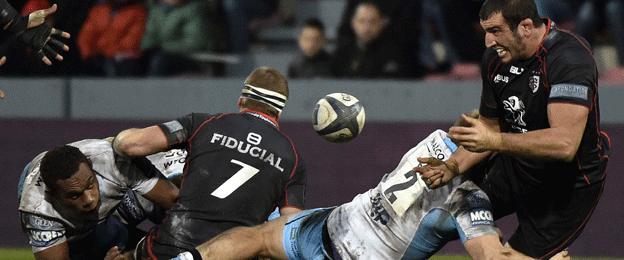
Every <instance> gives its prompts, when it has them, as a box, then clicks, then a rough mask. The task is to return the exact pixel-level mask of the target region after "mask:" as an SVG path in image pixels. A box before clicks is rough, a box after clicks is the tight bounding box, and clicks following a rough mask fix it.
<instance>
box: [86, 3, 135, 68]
mask: <svg viewBox="0 0 624 260" xmlns="http://www.w3.org/2000/svg"><path fill="white" fill-rule="evenodd" d="M146 20H147V11H146V10H145V7H144V5H143V2H142V0H105V1H103V2H100V3H98V4H96V5H95V6H94V7H93V8H92V9H91V11H90V12H89V16H88V17H87V20H86V21H85V23H84V25H83V26H82V30H81V31H80V34H79V35H78V48H80V55H81V57H82V59H83V61H84V63H85V68H86V69H87V71H86V72H87V74H88V75H93V76H101V75H106V76H136V75H139V74H140V71H141V64H140V62H139V56H140V51H141V37H143V32H144V31H145V22H146Z"/></svg>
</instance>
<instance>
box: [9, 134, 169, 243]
mask: <svg viewBox="0 0 624 260" xmlns="http://www.w3.org/2000/svg"><path fill="white" fill-rule="evenodd" d="M69 145H71V146H74V147H77V148H78V149H80V151H81V152H82V153H84V154H85V156H87V158H88V159H89V160H90V161H91V163H92V167H93V170H94V172H95V175H96V179H97V181H98V183H99V189H100V203H99V206H98V212H97V214H93V216H74V215H72V214H71V213H69V212H64V211H63V210H62V209H60V208H58V207H55V205H54V204H53V203H52V202H51V201H50V200H49V198H48V197H47V196H46V194H45V189H46V187H45V183H44V182H43V181H42V179H41V177H40V172H39V166H40V163H41V159H42V158H43V156H44V155H45V152H44V153H41V154H39V155H37V156H36V157H35V158H34V159H33V160H32V161H31V162H30V163H29V164H28V165H27V166H26V168H25V169H24V173H23V174H22V176H21V178H20V184H19V187H18V199H19V212H20V216H21V222H22V229H23V231H24V232H25V233H26V235H27V236H28V239H29V243H30V245H31V246H32V249H33V252H34V253H36V252H39V251H42V250H45V249H47V248H50V247H52V246H55V245H58V244H61V243H63V242H65V241H68V242H71V241H75V240H78V239H81V238H83V237H85V236H87V235H88V234H89V233H90V232H91V231H92V230H93V229H94V228H95V226H96V225H98V224H99V223H102V222H104V221H105V220H106V218H107V217H108V216H110V215H111V214H113V212H115V209H117V208H124V209H126V211H125V212H127V215H128V216H131V215H136V208H137V207H139V208H141V210H144V211H145V212H146V213H147V212H150V211H151V210H153V208H154V205H153V203H151V202H149V201H147V200H146V199H145V198H143V197H142V196H139V195H143V194H145V193H147V192H149V191H150V190H152V188H153V187H154V186H155V185H156V182H157V181H158V179H159V176H147V175H146V174H145V173H144V172H143V171H142V170H140V169H138V168H137V167H134V166H133V165H134V163H133V161H132V159H130V158H127V157H122V156H118V155H116V154H115V153H114V152H113V149H112V146H111V143H110V142H108V141H106V140H100V139H87V140H82V141H78V142H74V143H70V144H69ZM164 155H165V154H164V153H159V154H158V155H156V156H155V157H153V159H155V161H162V160H163V158H164ZM158 169H163V168H162V167H158ZM130 193H132V194H130ZM134 193H136V197H134ZM128 195H132V196H131V197H128ZM129 198H134V199H133V201H130V202H128V203H126V202H127V200H128V199H129ZM120 203H121V204H131V205H122V207H119V205H120ZM137 203H138V204H140V205H132V204H137ZM147 214H149V213H147ZM124 220H126V221H127V219H124Z"/></svg>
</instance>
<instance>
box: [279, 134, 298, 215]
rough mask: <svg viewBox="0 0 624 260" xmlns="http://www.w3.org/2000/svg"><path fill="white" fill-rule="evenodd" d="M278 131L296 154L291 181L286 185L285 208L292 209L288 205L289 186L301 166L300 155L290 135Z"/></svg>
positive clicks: (289, 177)
mask: <svg viewBox="0 0 624 260" xmlns="http://www.w3.org/2000/svg"><path fill="white" fill-rule="evenodd" d="M277 131H279V132H280V133H281V134H282V135H283V136H284V137H286V139H287V140H288V142H289V143H290V146H291V147H292V149H293V153H294V154H295V164H294V165H293V168H292V170H291V171H290V175H289V176H288V179H289V181H288V182H286V184H285V185H284V206H289V207H291V206H290V205H289V204H288V189H287V188H288V185H289V184H290V183H292V177H293V176H294V175H295V171H296V170H297V166H298V165H299V154H298V153H297V148H296V147H295V144H294V143H293V142H292V140H290V137H288V135H286V134H285V133H283V132H282V130H280V129H277Z"/></svg>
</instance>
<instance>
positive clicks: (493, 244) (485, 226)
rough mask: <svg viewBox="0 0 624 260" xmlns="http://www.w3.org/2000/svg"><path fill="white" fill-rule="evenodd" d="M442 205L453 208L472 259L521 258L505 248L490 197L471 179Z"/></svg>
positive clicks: (460, 236) (459, 231) (458, 228)
mask: <svg viewBox="0 0 624 260" xmlns="http://www.w3.org/2000/svg"><path fill="white" fill-rule="evenodd" d="M445 205H448V210H449V211H451V212H453V214H454V215H453V216H454V218H453V220H454V222H455V223H456V232H457V233H458V234H459V238H460V239H461V241H462V243H463V244H464V248H465V249H466V251H467V252H468V253H469V254H470V256H471V257H472V259H523V258H513V257H512V255H511V254H509V253H506V251H505V250H504V247H503V244H502V243H501V241H500V233H499V230H498V228H497V227H496V226H495V224H494V217H493V214H492V210H491V209H492V205H491V204H490V200H489V198H488V196H487V195H486V194H485V192H483V191H482V190H480V189H479V188H478V187H477V186H476V185H475V184H474V183H473V182H471V181H466V182H464V183H462V184H461V186H459V187H458V188H457V189H456V190H455V191H453V193H451V195H450V198H449V199H448V200H447V202H446V203H445Z"/></svg>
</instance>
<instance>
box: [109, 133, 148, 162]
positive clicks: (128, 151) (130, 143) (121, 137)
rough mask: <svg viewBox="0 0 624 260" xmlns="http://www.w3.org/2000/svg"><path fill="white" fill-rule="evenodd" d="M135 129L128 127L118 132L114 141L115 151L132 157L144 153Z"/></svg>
mask: <svg viewBox="0 0 624 260" xmlns="http://www.w3.org/2000/svg"><path fill="white" fill-rule="evenodd" d="M135 131H136V129H126V130H123V131H121V132H120V133H119V134H117V136H116V137H115V141H114V142H113V148H114V149H115V152H117V153H118V154H121V155H125V156H130V157H135V156H142V155H143V154H142V151H141V146H140V145H139V143H138V142H137V138H136V134H134V132H135Z"/></svg>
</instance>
